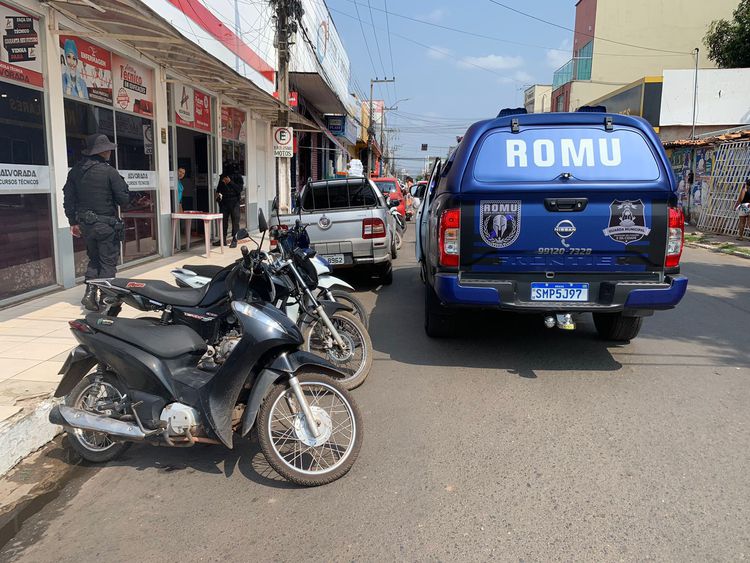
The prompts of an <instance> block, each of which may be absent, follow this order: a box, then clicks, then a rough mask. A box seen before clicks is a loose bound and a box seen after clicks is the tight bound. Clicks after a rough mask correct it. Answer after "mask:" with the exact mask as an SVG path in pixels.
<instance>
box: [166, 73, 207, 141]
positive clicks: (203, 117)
mask: <svg viewBox="0 0 750 563" xmlns="http://www.w3.org/2000/svg"><path fill="white" fill-rule="evenodd" d="M172 91H173V98H174V100H173V103H174V108H175V123H177V125H182V126H183V127H193V128H195V129H200V130H201V131H207V132H209V133H210V132H211V97H210V96H209V95H208V94H204V93H203V92H201V91H199V90H196V89H195V88H192V87H191V86H188V85H186V84H181V83H179V82H177V83H175V85H174V88H173V90H172Z"/></svg>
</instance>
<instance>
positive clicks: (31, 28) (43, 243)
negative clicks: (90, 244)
mask: <svg viewBox="0 0 750 563" xmlns="http://www.w3.org/2000/svg"><path fill="white" fill-rule="evenodd" d="M0 9H1V10H2V16H3V21H4V22H5V30H4V36H3V41H2V45H1V46H0V53H1V55H0V224H1V225H2V228H1V229H0V301H2V300H5V299H8V298H11V297H14V296H17V295H20V294H23V293H26V292H29V291H32V290H35V289H40V288H44V287H47V286H51V285H54V284H55V283H56V281H57V276H56V268H55V252H54V236H53V232H54V229H53V223H52V211H51V210H52V200H51V183H50V174H49V153H48V143H47V137H48V136H47V100H46V98H45V93H44V88H43V87H44V78H43V68H42V60H41V52H40V25H41V22H40V20H39V18H38V17H36V16H35V15H33V14H31V13H28V12H26V11H24V10H21V9H18V8H15V7H13V6H10V5H8V4H4V3H0ZM42 29H43V28H42Z"/></svg>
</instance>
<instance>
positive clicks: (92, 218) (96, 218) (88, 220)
mask: <svg viewBox="0 0 750 563" xmlns="http://www.w3.org/2000/svg"><path fill="white" fill-rule="evenodd" d="M76 215H77V217H78V221H79V222H81V223H84V224H86V225H93V224H94V223H105V224H107V225H109V226H110V227H114V226H115V225H116V224H117V222H118V221H117V217H112V216H111V215H97V214H96V213H94V212H93V211H79V212H78V213H77V214H76Z"/></svg>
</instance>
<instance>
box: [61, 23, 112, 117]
mask: <svg viewBox="0 0 750 563" xmlns="http://www.w3.org/2000/svg"><path fill="white" fill-rule="evenodd" d="M60 64H61V68H62V81H63V94H65V95H66V96H74V97H76V98H82V99H84V100H91V101H92V102H99V103H101V104H108V105H111V104H112V55H111V53H110V52H109V51H107V50H106V49H103V48H102V47H99V46H98V45H94V44H93V43H89V42H88V41H86V40H85V39H81V38H80V37H72V36H68V35H61V36H60Z"/></svg>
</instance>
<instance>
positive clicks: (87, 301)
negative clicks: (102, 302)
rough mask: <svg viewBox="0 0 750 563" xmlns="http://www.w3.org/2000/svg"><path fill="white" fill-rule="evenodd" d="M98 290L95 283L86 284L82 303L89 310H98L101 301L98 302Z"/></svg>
mask: <svg viewBox="0 0 750 563" xmlns="http://www.w3.org/2000/svg"><path fill="white" fill-rule="evenodd" d="M96 294H97V290H96V287H94V286H93V285H89V284H86V293H85V294H84V295H83V299H81V305H83V307H84V308H85V309H86V310H88V311H98V310H99V303H98V302H97V295H96Z"/></svg>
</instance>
